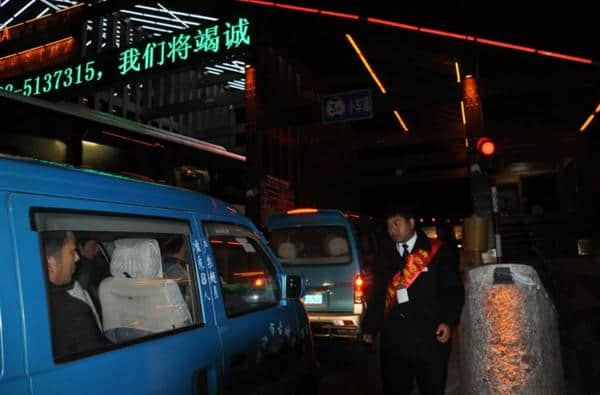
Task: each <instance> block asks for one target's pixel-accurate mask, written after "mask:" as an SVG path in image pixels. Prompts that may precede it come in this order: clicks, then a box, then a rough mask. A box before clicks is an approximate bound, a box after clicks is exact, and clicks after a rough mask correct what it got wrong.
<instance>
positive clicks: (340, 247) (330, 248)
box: [327, 237, 350, 257]
mask: <svg viewBox="0 0 600 395" xmlns="http://www.w3.org/2000/svg"><path fill="white" fill-rule="evenodd" d="M327 252H328V253H329V256H332V257H340V256H345V255H348V254H349V253H350V249H349V247H348V242H347V241H346V240H345V239H344V238H343V237H333V238H331V239H330V240H329V241H328V242H327Z"/></svg>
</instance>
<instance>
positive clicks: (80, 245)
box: [73, 238, 110, 318]
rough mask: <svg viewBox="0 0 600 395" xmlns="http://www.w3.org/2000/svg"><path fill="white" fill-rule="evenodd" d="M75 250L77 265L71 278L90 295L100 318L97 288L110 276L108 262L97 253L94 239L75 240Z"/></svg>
mask: <svg viewBox="0 0 600 395" xmlns="http://www.w3.org/2000/svg"><path fill="white" fill-rule="evenodd" d="M77 250H78V252H79V263H78V264H77V270H76V271H75V275H74V276H73V277H74V278H75V280H76V281H77V282H78V283H79V284H81V287H82V288H83V289H85V290H86V291H87V293H88V294H89V295H90V297H91V298H92V301H93V302H94V307H95V308H96V311H97V312H98V315H99V316H100V318H101V317H102V314H101V310H100V299H99V298H98V286H99V285H100V281H102V280H104V279H105V278H106V277H108V276H110V268H109V266H108V262H106V261H105V260H104V258H103V257H102V254H99V253H98V242H97V241H96V240H94V239H86V238H82V239H79V240H77Z"/></svg>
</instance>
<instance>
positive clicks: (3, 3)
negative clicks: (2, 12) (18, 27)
mask: <svg viewBox="0 0 600 395" xmlns="http://www.w3.org/2000/svg"><path fill="white" fill-rule="evenodd" d="M9 1H10V0H4V1H3V2H2V3H0V8H2V7H4V6H5V5H6V3H8V2H9Z"/></svg>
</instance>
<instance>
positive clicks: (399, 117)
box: [394, 110, 408, 132]
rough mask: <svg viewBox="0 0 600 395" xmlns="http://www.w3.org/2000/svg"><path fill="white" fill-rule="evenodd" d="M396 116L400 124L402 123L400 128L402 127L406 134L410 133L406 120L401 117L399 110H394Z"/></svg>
mask: <svg viewBox="0 0 600 395" xmlns="http://www.w3.org/2000/svg"><path fill="white" fill-rule="evenodd" d="M394 115H395V116H396V119H398V122H400V126H402V129H404V131H405V132H408V128H407V127H406V124H405V123H404V120H403V119H402V117H401V116H400V113H399V112H398V110H394Z"/></svg>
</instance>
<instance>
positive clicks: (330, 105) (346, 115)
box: [321, 89, 373, 124]
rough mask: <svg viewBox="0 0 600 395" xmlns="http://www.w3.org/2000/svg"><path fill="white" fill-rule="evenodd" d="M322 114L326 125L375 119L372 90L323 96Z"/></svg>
mask: <svg viewBox="0 0 600 395" xmlns="http://www.w3.org/2000/svg"><path fill="white" fill-rule="evenodd" d="M321 114H322V119H323V123H324V124H329V123H337V122H349V121H358V120H361V119H370V118H373V100H372V98H371V90H370V89H361V90H355V91H350V92H342V93H336V94H333V95H327V96H323V97H322V99H321Z"/></svg>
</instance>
